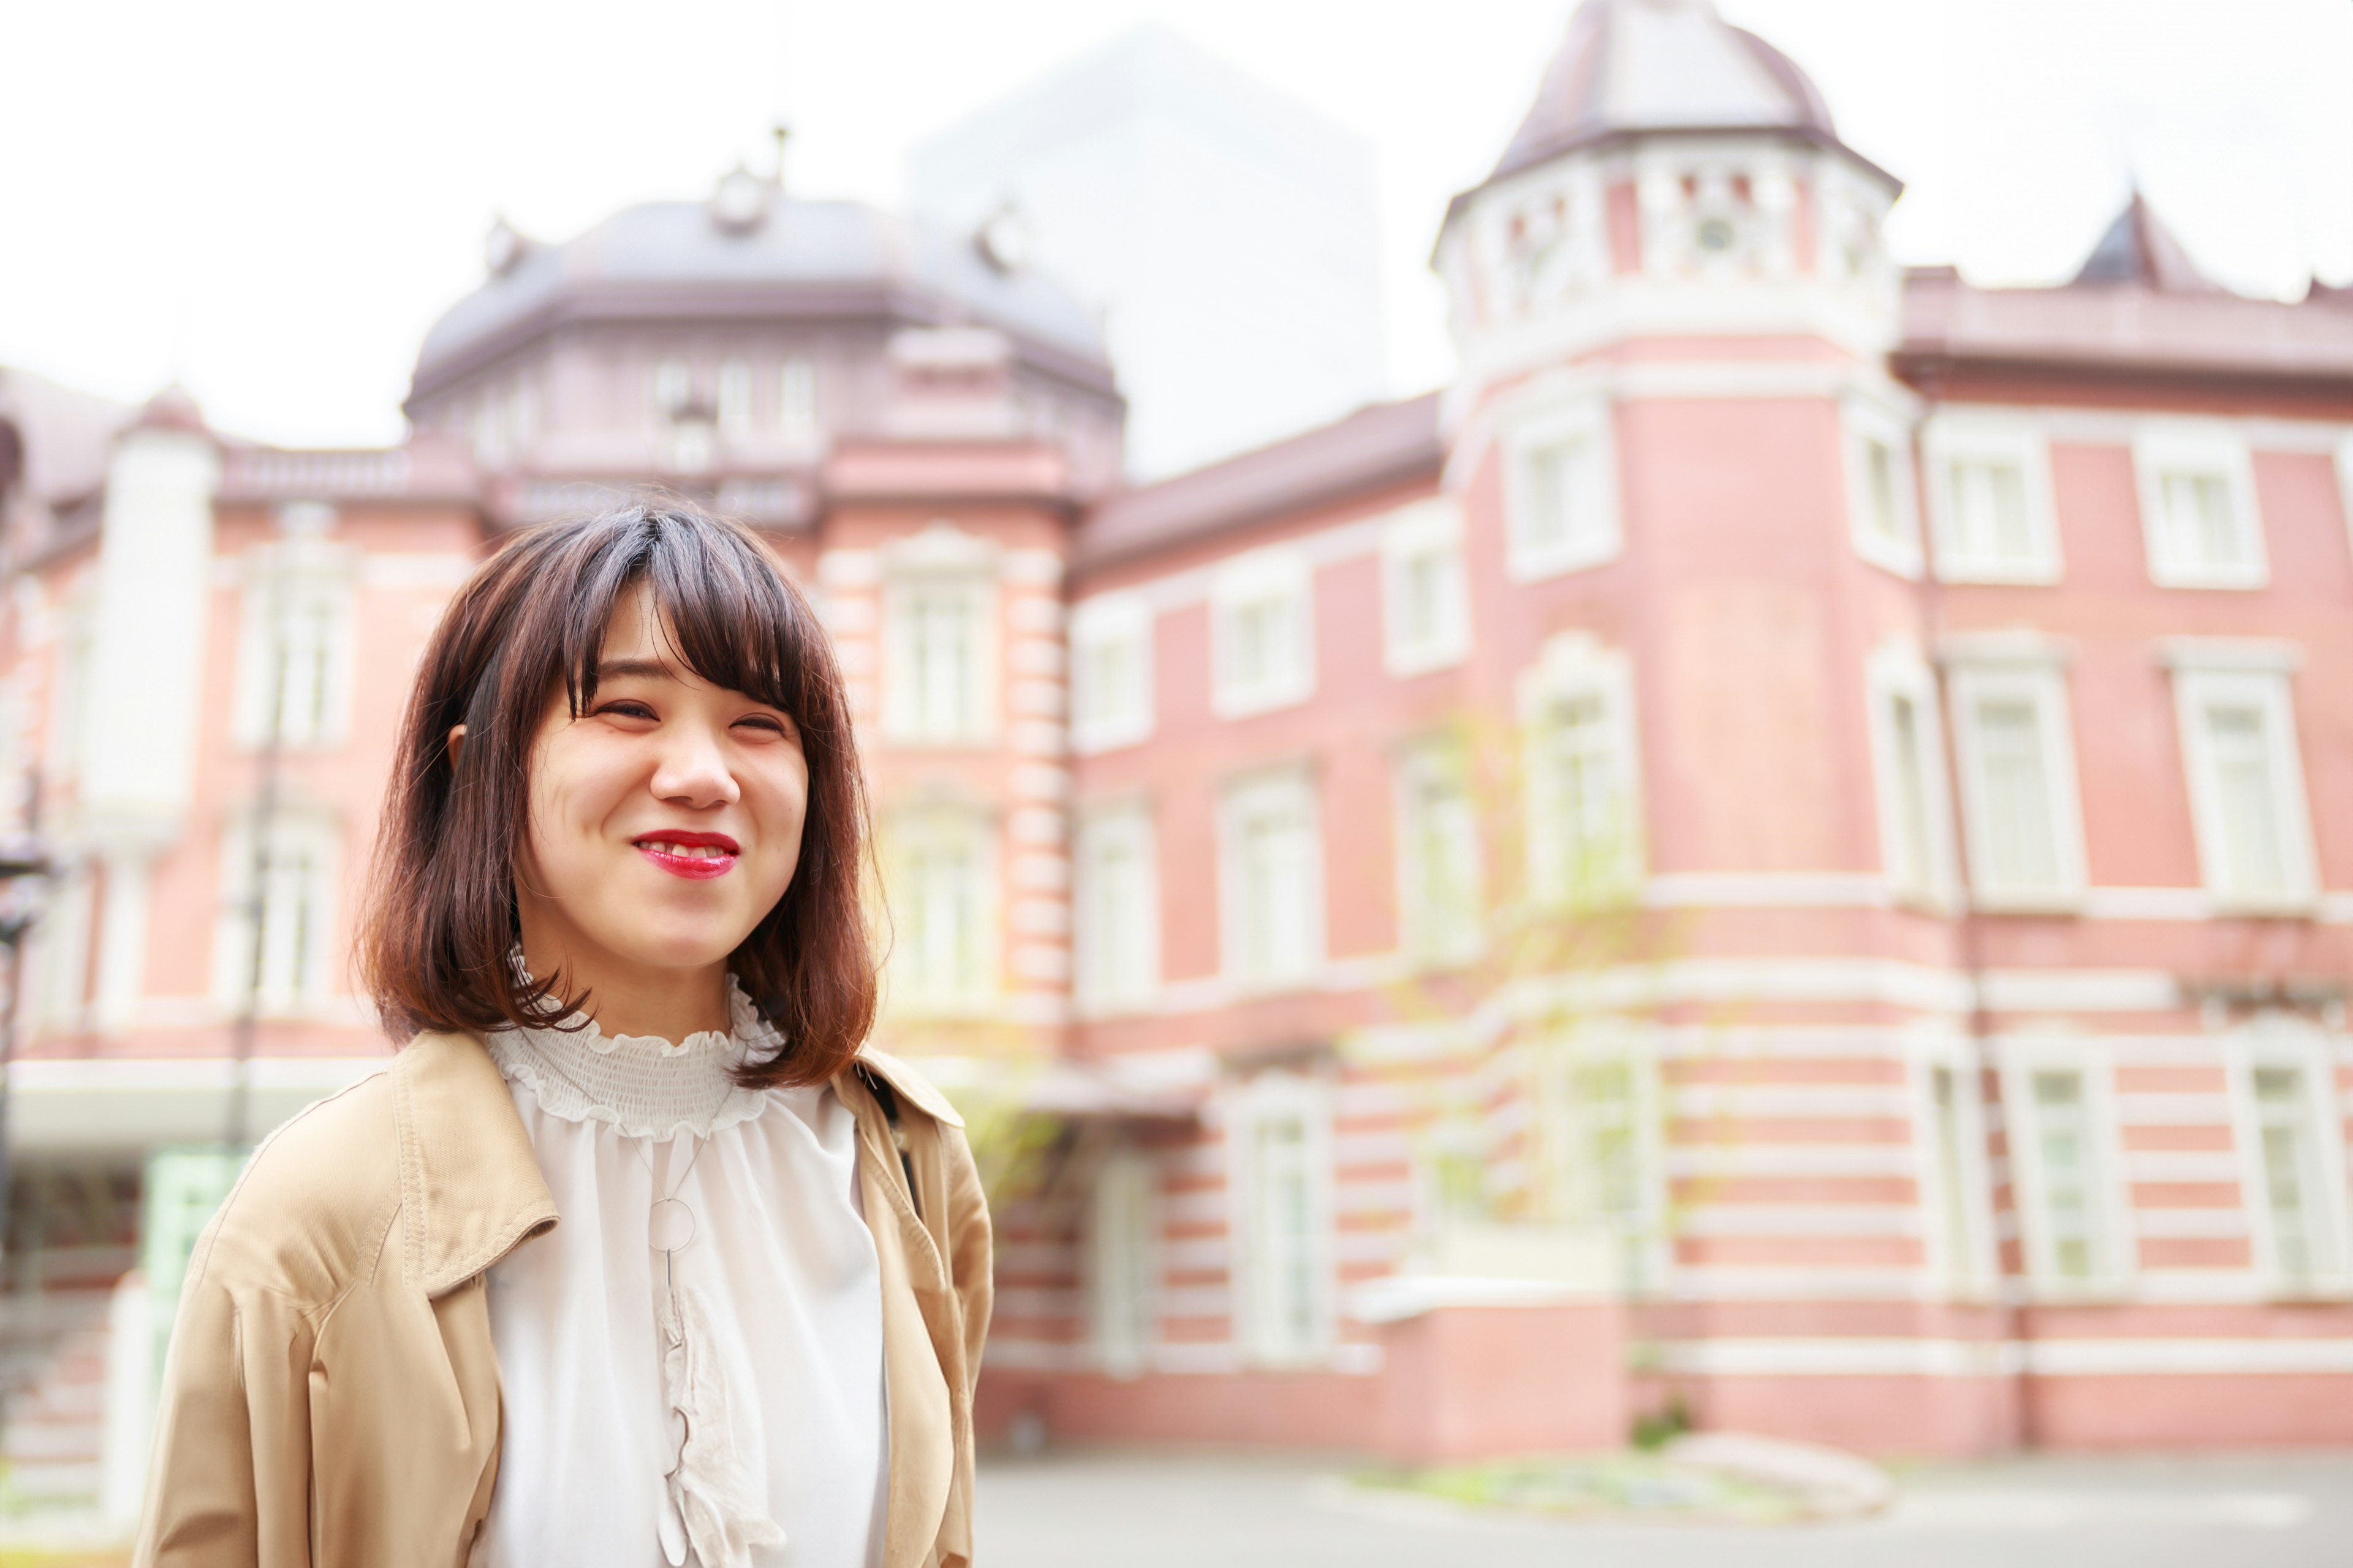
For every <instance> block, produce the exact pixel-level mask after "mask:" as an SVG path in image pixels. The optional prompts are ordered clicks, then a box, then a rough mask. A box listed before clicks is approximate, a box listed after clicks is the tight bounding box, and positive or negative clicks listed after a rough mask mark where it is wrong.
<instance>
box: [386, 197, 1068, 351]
mask: <svg viewBox="0 0 2353 1568" xmlns="http://www.w3.org/2000/svg"><path fill="white" fill-rule="evenodd" d="M747 182H749V183H750V185H751V186H756V187H757V188H756V190H754V191H751V194H750V195H749V196H748V198H747V189H749V186H747V184H746V183H747ZM490 259H491V268H492V272H491V277H490V279H488V280H487V281H485V282H484V283H483V284H482V286H481V287H480V288H479V289H475V290H474V291H473V292H472V293H470V294H469V295H467V296H466V297H465V298H464V299H462V300H459V301H458V302H457V303H456V304H455V305H452V306H451V307H450V308H449V309H448V310H447V311H446V312H444V313H443V315H442V317H441V319H440V320H439V321H436V322H435V323H434V324H433V327H432V330H431V331H427V333H426V335H425V342H424V345H423V347H422V348H420V349H419V350H418V351H417V370H416V375H415V382H414V390H415V391H424V390H427V389H428V387H429V385H430V384H432V383H435V382H438V381H441V380H444V379H446V377H447V375H448V374H463V372H464V371H465V370H466V369H468V368H470V367H471V363H473V362H474V361H475V360H476V359H477V355H478V353H479V352H480V351H482V350H485V349H488V350H491V352H496V349H497V348H499V347H503V346H504V343H505V341H506V340H508V339H509V338H510V337H511V335H512V334H514V333H516V332H518V331H529V330H530V328H529V327H528V326H527V325H526V323H529V322H532V321H535V320H538V319H540V318H542V317H543V315H552V314H556V313H560V312H561V311H562V310H563V308H564V307H565V306H566V305H574V306H581V307H586V308H588V309H589V310H592V311H593V313H596V314H615V313H618V314H627V315H630V316H642V315H653V316H661V315H671V314H675V315H681V316H708V315H709V314H711V312H712V306H713V305H714V304H723V303H724V302H729V301H733V302H739V303H740V304H741V306H742V307H743V308H744V310H747V311H755V312H756V311H758V310H761V309H763V307H764V305H765V304H766V303H768V301H769V300H773V297H774V296H776V294H778V293H786V294H790V293H801V292H805V291H818V290H842V289H852V290H855V289H869V290H871V289H881V290H884V291H889V292H896V293H900V294H902V295H908V296H914V297H916V298H917V299H920V300H923V301H924V304H923V306H919V309H923V308H926V307H927V308H928V311H929V313H930V314H932V315H934V316H935V317H936V318H937V319H938V320H939V321H943V322H947V321H960V322H965V323H977V324H985V325H988V326H994V327H1000V328H1003V329H1004V330H1006V331H1008V332H1011V333H1013V334H1014V335H1016V336H1018V337H1025V338H1029V339H1031V340H1033V341H1037V342H1043V343H1045V344H1048V345H1050V346H1052V347H1054V348H1058V349H1060V350H1062V351H1064V352H1066V353H1071V354H1074V355H1076V356H1078V357H1080V358H1082V359H1086V360H1092V361H1094V362H1097V363H1102V362H1103V361H1104V360H1105V358H1106V355H1105V352H1104V348H1103V332H1102V329H1101V327H1100V325H1099V324H1098V322H1097V321H1096V320H1095V318H1094V316H1093V314H1092V312H1091V311H1090V310H1087V309H1086V308H1085V307H1084V306H1082V304H1080V303H1079V301H1078V300H1076V299H1074V298H1073V297H1071V295H1070V294H1069V293H1067V292H1065V291H1064V290H1063V289H1061V288H1060V287H1059V286H1058V285H1056V284H1055V283H1054V282H1052V281H1051V280H1050V279H1047V278H1045V277H1044V276H1042V275H1040V274H1039V273H1038V272H1036V271H1033V270H1029V269H1027V268H1018V267H1011V266H1007V265H1004V264H1003V263H1002V262H1001V261H1000V260H994V259H992V258H990V257H989V256H988V255H987V254H986V253H985V252H984V250H983V249H982V247H979V246H977V245H976V244H975V243H974V242H973V241H972V240H971V239H970V238H968V237H952V236H949V235H945V234H943V233H940V232H939V231H937V230H934V229H931V228H928V227H925V226H922V225H919V224H914V223H910V222H908V221H907V220H905V219H902V218H899V217H895V216H892V215H890V214H888V213H884V212H881V211H879V210H877V209H875V208H873V207H870V206H868V205H864V204H863V203H860V202H850V201H792V200H787V199H786V198H785V197H784V196H783V195H781V194H780V193H778V192H777V191H776V187H775V186H774V185H772V184H768V183H767V182H765V181H758V180H755V179H754V177H753V176H748V175H744V174H741V173H740V171H739V173H738V174H735V175H731V176H729V178H728V179H727V180H726V181H723V182H722V183H721V187H720V192H719V195H717V196H716V197H714V198H713V199H712V201H709V202H652V203H649V204H647V205H643V206H634V207H629V208H626V209H625V210H623V211H621V212H618V213H616V214H614V215H613V216H611V217H609V218H607V219H606V220H605V221H604V222H602V223H600V224H598V225H596V226H595V227H594V228H591V229H589V230H588V231H587V232H586V233H585V234H582V235H580V236H579V237H576V238H575V239H572V240H569V241H567V242H565V244H562V245H537V244H533V243H532V242H530V241H527V240H523V239H522V238H521V237H518V236H516V235H514V234H513V232H512V230H510V229H507V228H506V227H505V226H503V225H501V226H500V227H499V228H498V229H497V230H494V231H493V233H492V235H491V255H490ZM591 301H594V304H593V305H592V304H591ZM776 303H781V301H776ZM843 303H844V305H845V306H847V305H849V301H847V300H845V301H844V302H843ZM597 307H603V308H602V309H598V308H597Z"/></svg>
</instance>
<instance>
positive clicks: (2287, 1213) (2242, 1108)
mask: <svg viewBox="0 0 2353 1568" xmlns="http://www.w3.org/2000/svg"><path fill="white" fill-rule="evenodd" d="M2249 1036H2250V1038H2249V1040H2248V1043H2247V1044H2246V1045H2245V1046H2244V1047H2242V1058H2241V1060H2240V1061H2239V1063H2238V1064H2237V1070H2236V1074H2235V1076H2236V1078H2237V1080H2238V1081H2237V1083H2236V1085H2235V1088H2236V1089H2237V1094H2236V1096H2235V1098H2236V1100H2237V1103H2238V1121H2239V1143H2240V1147H2241V1148H2242V1150H2243V1151H2244V1152H2245V1159H2246V1164H2247V1177H2246V1188H2247V1201H2248V1206H2249V1207H2250V1208H2251V1209H2252V1210H2253V1219H2254V1233H2255V1262H2256V1267H2257V1268H2260V1269H2262V1271H2263V1273H2264V1274H2265V1275H2266V1276H2267V1277H2268V1278H2269V1279H2270V1281H2271V1284H2272V1288H2273V1289H2274V1290H2276V1291H2278V1292H2280V1293H2281V1294H2284V1295H2311V1294H2314V1293H2316V1292H2322V1291H2337V1290H2343V1289H2347V1288H2348V1286H2353V1268H2348V1249H2347V1240H2346V1190H2345V1140H2344V1131H2343V1128H2344V1116H2343V1113H2342V1112H2341V1111H2340V1110H2337V1094H2336V1092H2335V1090H2336V1072H2335V1069H2334V1065H2333V1063H2332V1062H2331V1061H2330V1059H2329V1053H2328V1050H2327V1044H2326V1041H2325V1040H2324V1039H2323V1037H2321V1036H2320V1034H2319V1032H2318V1031H2317V1030H2315V1029H2312V1028H2310V1027H2309V1026H2306V1025H2304V1024H2302V1023H2301V1022H2299V1021H2297V1020H2295V1019H2293V1018H2284V1017H2277V1016H2266V1017H2263V1018H2259V1019H2257V1020H2256V1021H2255V1023H2254V1024H2253V1026H2252V1027H2251V1029H2250V1031H2249Z"/></svg>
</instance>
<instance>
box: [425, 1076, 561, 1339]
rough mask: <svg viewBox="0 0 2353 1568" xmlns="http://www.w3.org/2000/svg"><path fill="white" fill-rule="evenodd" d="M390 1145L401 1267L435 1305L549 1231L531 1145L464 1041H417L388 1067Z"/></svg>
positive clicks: (547, 1198) (496, 1081)
mask: <svg viewBox="0 0 2353 1568" xmlns="http://www.w3.org/2000/svg"><path fill="white" fill-rule="evenodd" d="M392 1086H393V1088H392V1103H393V1120H394V1123H395V1126H396V1129H397V1131H398V1135H399V1142H400V1201H401V1203H402V1204H403V1205H405V1206H406V1207H407V1208H408V1210H409V1212H410V1214H411V1215H413V1216H414V1218H413V1220H412V1223H410V1224H409V1225H407V1226H405V1227H404V1229H405V1230H406V1233H407V1237H408V1245H407V1256H406V1257H405V1258H402V1260H401V1267H402V1268H403V1269H405V1270H406V1272H407V1274H408V1277H409V1278H410V1279H415V1280H417V1281H418V1282H420V1283H421V1284H422V1285H423V1286H424V1288H425V1293H426V1294H427V1296H439V1295H442V1294H444V1293H446V1292H448V1291H449V1290H452V1289H456V1288H457V1287H458V1286H459V1285H461V1284H463V1283H465V1282H466V1281H467V1280H468V1279H472V1278H473V1277H474V1276H475V1275H477V1274H480V1272H481V1271H482V1270H483V1269H485V1268H489V1267H490V1266H491V1264H493V1263H496V1262H497V1261H498V1260H499V1259H500V1258H504V1257H505V1256H506V1255H507V1254H508V1253H510V1252H512V1251H513V1250H514V1248H515V1247H517V1246H519V1245H520V1244H522V1242H524V1241H527V1240H529V1239H530V1238H531V1237H534V1236H538V1235H540V1234H541V1233H542V1232H543V1231H546V1230H548V1229H550V1228H552V1227H553V1226H554V1224H555V1199H554V1196H553V1195H551V1194H549V1192H548V1190H547V1182H546V1180H545V1178H543V1177H542V1176H541V1175H540V1173H539V1161H538V1160H537V1159H536V1158H534V1157H533V1154H532V1152H531V1135H530V1134H529V1133H527V1132H525V1131H523V1125H522V1117H520V1116H518V1115H516V1114H515V1108H514V1100H513V1098H512V1096H511V1095H510V1094H509V1093H508V1092H507V1085H506V1079H503V1078H501V1077H500V1076H499V1069H498V1064H497V1063H495V1062H493V1061H491V1053H490V1052H489V1051H487V1050H485V1049H484V1048H483V1047H482V1042H481V1041H480V1040H478V1039H475V1038H474V1037H472V1036H470V1035H447V1034H438V1033H427V1034H422V1035H419V1036H417V1037H416V1038H415V1039H413V1040H411V1041H409V1042H408V1044H407V1045H406V1046H405V1047H402V1048H401V1052H400V1054H399V1055H398V1056H397V1057H395V1058H393V1064H392Z"/></svg>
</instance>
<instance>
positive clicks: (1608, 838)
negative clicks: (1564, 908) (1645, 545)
mask: <svg viewBox="0 0 2353 1568" xmlns="http://www.w3.org/2000/svg"><path fill="white" fill-rule="evenodd" d="M1520 703H1521V711H1522V714H1523V717H1524V721H1525V725H1526V745H1527V773H1528V807H1527V809H1528V824H1527V845H1528V855H1529V867H1528V879H1529V884H1530V890H1531V891H1532V892H1533V893H1534V895H1535V897H1536V898H1537V899H1538V900H1542V901H1545V902H1547V903H1567V904H1571V905H1575V904H1580V903H1585V902H1588V901H1590V900H1595V899H1597V898H1609V897H1614V896H1616V895H1619V894H1621V893H1623V892H1625V891H1626V890H1628V889H1629V888H1630V886H1631V884H1632V883H1633V881H1634V880H1635V879H1636V878H1637V877H1638V876H1639V875H1640V872H1641V864H1642V847H1641V791H1640V789H1639V787H1638V785H1637V780H1636V772H1635V751H1634V734H1633V711H1632V710H1633V689H1632V680H1631V677H1630V672H1629V668H1628V666H1627V663H1626V658H1625V655H1624V654H1622V653H1620V652H1617V651H1615V650H1605V649H1603V648H1601V647H1599V645H1598V644H1597V643H1595V642H1594V641H1593V639H1592V638H1591V637H1588V636H1586V635H1585V634H1583V633H1576V632H1571V633H1565V634H1563V635H1562V636H1561V637H1556V638H1555V639H1554V640H1553V641H1552V642H1551V643H1549V644H1547V645H1546V649H1545V653H1544V657H1543V658H1542V659H1541V660H1540V661H1539V662H1538V664H1537V666H1536V668H1534V669H1533V670H1531V671H1529V673H1528V676H1527V678H1525V679H1524V681H1523V684H1522V688H1521V693H1520Z"/></svg>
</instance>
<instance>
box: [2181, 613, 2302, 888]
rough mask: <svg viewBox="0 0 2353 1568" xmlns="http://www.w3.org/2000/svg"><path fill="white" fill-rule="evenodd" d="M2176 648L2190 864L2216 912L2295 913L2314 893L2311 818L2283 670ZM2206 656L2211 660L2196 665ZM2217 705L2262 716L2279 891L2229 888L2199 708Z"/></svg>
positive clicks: (2225, 837)
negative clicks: (2193, 860)
mask: <svg viewBox="0 0 2353 1568" xmlns="http://www.w3.org/2000/svg"><path fill="white" fill-rule="evenodd" d="M2186 643H2187V639H2185V640H2184V643H2178V644H2176V645H2175V647H2174V648H2173V650H2172V651H2171V661H2172V663H2173V665H2174V674H2173V700H2174V721H2175V723H2176V725H2177V727H2178V728H2179V730H2180V731H2181V754H2182V767H2183V770H2184V771H2185V772H2186V773H2187V774H2188V775H2189V815H2190V821H2191V823H2192V826H2193V827H2194V830H2195V833H2196V836H2197V840H2198V864H2199V868H2200V877H2201V879H2202V880H2203V881H2204V882H2205V885H2206V889H2207V891H2208V892H2210V893H2211V894H2212V895H2213V897H2214V900H2215V902H2216V904H2217V905H2218V906H2219V907H2220V908H2222V909H2225V910H2236V911H2241V912H2245V913H2253V914H2301V913H2305V912H2307V911H2309V910H2311V908H2312V906H2313V904H2314V903H2315V901H2316V900H2317V899H2318V898H2319V896H2320V881H2319V869H2318V862H2317V860H2316V857H2315V854H2314V849H2313V838H2312V815H2311V812H2310V810H2309V809H2308V808H2307V805H2306V799H2305V792H2304V757H2303V750H2302V748H2301V746H2300V745H2299V744H2298V743H2297V737H2296V730H2295V700H2294V697H2293V695H2292V694H2291V692H2290V691H2289V689H2288V675H2287V671H2286V669H2285V668H2270V669H2265V668H2250V667H2249V666H2248V665H2247V664H2245V663H2232V662H2228V661H2229V660H2230V659H2231V658H2232V656H2231V655H2230V654H2229V653H2228V652H2227V651H2221V650H2217V651H2215V652H2212V653H2211V654H2209V653H2205V652H2201V651H2200V650H2199V649H2197V648H2196V647H2194V646H2185V645H2186ZM2208 659H2211V661H2212V662H2204V661H2206V660H2208ZM2218 702H2227V703H2229V704H2231V705H2232V706H2236V707H2251V708H2255V709H2257V710H2260V711H2261V712H2262V713H2263V738H2264V741H2265V742H2266V744H2267V745H2268V746H2269V748H2270V751H2271V775H2272V791H2273V802H2272V809H2273V811H2274V814H2275V819H2276V820H2277V822H2278V823H2279V826H2280V835H2281V841H2280V846H2279V849H2280V859H2281V863H2282V867H2283V868H2284V871H2285V872H2286V879H2285V886H2284V888H2283V889H2281V890H2280V891H2278V892H2275V893H2262V892H2249V891H2246V890H2244V889H2238V888H2233V887H2232V885H2231V859H2230V847H2229V846H2230V835H2229V832H2228V829H2227V826H2226V825H2225V824H2224V823H2223V821H2222V801H2221V784H2220V781H2219V779H2218V777H2217V775H2216V770H2215V759H2214V752H2213V737H2212V734H2211V731H2209V730H2208V729H2207V726H2206V722H2205V711H2206V710H2207V709H2208V708H2209V707H2210V706H2212V705H2215V704H2217V703H2218Z"/></svg>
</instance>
